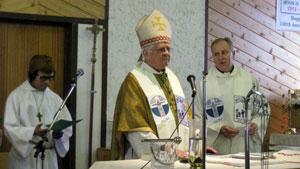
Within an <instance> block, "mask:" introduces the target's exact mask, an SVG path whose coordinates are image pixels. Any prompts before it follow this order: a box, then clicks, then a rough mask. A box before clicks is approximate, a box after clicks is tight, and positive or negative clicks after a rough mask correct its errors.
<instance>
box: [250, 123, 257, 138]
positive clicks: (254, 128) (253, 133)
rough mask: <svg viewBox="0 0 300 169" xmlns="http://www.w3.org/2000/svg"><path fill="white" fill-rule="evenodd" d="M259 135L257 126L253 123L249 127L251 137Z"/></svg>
mask: <svg viewBox="0 0 300 169" xmlns="http://www.w3.org/2000/svg"><path fill="white" fill-rule="evenodd" d="M256 133H257V124H256V123H251V124H250V126H249V135H250V136H254V135H255V134H256Z"/></svg>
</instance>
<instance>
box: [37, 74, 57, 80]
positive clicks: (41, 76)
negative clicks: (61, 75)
mask: <svg viewBox="0 0 300 169" xmlns="http://www.w3.org/2000/svg"><path fill="white" fill-rule="evenodd" d="M37 77H38V78H39V79H40V80H42V81H46V80H53V79H54V77H55V76H54V75H49V76H48V75H38V76H37Z"/></svg>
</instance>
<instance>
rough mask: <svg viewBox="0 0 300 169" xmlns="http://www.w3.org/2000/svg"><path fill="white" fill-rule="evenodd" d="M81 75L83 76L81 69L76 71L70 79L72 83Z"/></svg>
mask: <svg viewBox="0 0 300 169" xmlns="http://www.w3.org/2000/svg"><path fill="white" fill-rule="evenodd" d="M83 74H84V71H83V69H81V68H79V69H77V71H76V74H75V76H74V77H73V78H72V81H73V82H76V81H77V79H78V78H79V77H80V76H82V75H83Z"/></svg>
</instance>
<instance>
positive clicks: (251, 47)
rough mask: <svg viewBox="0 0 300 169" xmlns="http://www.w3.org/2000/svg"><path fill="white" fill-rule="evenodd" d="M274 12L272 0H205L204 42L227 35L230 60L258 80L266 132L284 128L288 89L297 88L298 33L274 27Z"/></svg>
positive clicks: (299, 78) (299, 70)
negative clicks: (265, 105)
mask: <svg viewBox="0 0 300 169" xmlns="http://www.w3.org/2000/svg"><path fill="white" fill-rule="evenodd" d="M275 16H276V0H209V23H208V31H209V36H208V37H209V40H208V42H209V43H210V42H212V41H213V40H214V39H215V38H217V37H225V36H227V37H230V38H231V39H232V41H233V45H234V48H235V51H236V52H235V53H236V55H235V56H234V63H235V64H237V65H241V66H242V67H243V68H244V69H246V70H248V71H249V72H250V73H252V74H253V75H254V76H255V77H256V78H257V79H258V80H259V83H260V86H261V90H262V91H263V92H264V93H265V95H266V96H267V97H268V99H269V102H270V106H271V110H272V112H271V116H270V123H269V128H268V135H269V134H270V133H273V132H280V133H282V132H284V131H285V130H286V129H287V128H288V111H287V109H286V108H285V107H286V106H287V105H286V103H287V96H288V92H289V90H292V89H299V88H300V33H299V32H292V31H277V30H276V29H275ZM208 53H209V55H210V56H211V52H210V47H209V48H208ZM211 64H212V63H211V61H210V64H209V65H211ZM266 139H267V140H268V138H266Z"/></svg>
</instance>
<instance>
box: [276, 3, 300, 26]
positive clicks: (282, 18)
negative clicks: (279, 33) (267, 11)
mask: <svg viewBox="0 0 300 169" xmlns="http://www.w3.org/2000/svg"><path fill="white" fill-rule="evenodd" d="M276 9H277V10H276V11H277V12H276V30H289V31H299V30H300V0H277V6H276Z"/></svg>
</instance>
